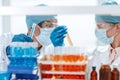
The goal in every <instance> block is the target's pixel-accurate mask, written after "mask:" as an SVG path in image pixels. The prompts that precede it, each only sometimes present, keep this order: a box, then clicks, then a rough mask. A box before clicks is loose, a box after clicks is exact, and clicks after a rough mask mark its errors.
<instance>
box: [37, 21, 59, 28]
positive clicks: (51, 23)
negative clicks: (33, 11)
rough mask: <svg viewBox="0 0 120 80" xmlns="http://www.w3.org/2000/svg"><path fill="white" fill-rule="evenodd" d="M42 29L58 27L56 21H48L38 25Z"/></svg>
mask: <svg viewBox="0 0 120 80" xmlns="http://www.w3.org/2000/svg"><path fill="white" fill-rule="evenodd" d="M38 25H39V26H40V27H41V28H53V27H55V26H57V21H56V20H46V21H43V22H41V23H39V24H38Z"/></svg>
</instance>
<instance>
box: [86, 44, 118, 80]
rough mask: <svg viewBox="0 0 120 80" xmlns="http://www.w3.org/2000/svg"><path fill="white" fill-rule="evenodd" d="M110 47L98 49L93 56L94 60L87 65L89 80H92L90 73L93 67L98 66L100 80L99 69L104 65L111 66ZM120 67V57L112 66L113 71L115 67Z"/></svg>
mask: <svg viewBox="0 0 120 80" xmlns="http://www.w3.org/2000/svg"><path fill="white" fill-rule="evenodd" d="M109 48H110V46H109V45H107V46H103V47H98V48H97V49H96V51H95V53H94V55H93V58H92V59H91V60H89V62H88V65H87V78H88V79H87V80H90V73H91V71H92V66H96V71H97V74H98V80H99V69H100V66H101V65H102V64H109V53H110V50H109ZM116 64H118V65H120V56H119V57H118V58H117V59H116V60H115V61H114V62H113V63H112V64H111V65H110V67H111V70H112V69H113V65H116ZM119 68H120V67H119Z"/></svg>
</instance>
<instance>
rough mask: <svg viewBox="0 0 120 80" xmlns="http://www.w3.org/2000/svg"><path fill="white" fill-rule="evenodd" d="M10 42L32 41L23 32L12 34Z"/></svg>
mask: <svg viewBox="0 0 120 80" xmlns="http://www.w3.org/2000/svg"><path fill="white" fill-rule="evenodd" d="M12 42H33V40H32V39H31V38H30V37H28V36H26V35H25V34H19V35H14V37H13V39H12Z"/></svg>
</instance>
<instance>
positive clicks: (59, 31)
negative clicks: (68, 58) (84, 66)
mask: <svg viewBox="0 0 120 80" xmlns="http://www.w3.org/2000/svg"><path fill="white" fill-rule="evenodd" d="M65 34H67V28H66V26H58V27H56V28H55V29H54V30H53V32H52V33H51V35H50V39H51V41H52V43H53V45H54V46H55V47H57V46H64V38H65Z"/></svg>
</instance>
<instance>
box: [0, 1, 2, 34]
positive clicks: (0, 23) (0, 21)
mask: <svg viewBox="0 0 120 80" xmlns="http://www.w3.org/2000/svg"><path fill="white" fill-rule="evenodd" d="M0 6H2V0H0ZM1 19H2V18H1V16H0V35H1V34H2V28H3V27H2V20H1Z"/></svg>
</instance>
